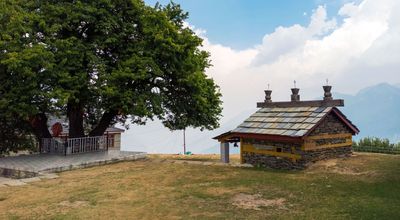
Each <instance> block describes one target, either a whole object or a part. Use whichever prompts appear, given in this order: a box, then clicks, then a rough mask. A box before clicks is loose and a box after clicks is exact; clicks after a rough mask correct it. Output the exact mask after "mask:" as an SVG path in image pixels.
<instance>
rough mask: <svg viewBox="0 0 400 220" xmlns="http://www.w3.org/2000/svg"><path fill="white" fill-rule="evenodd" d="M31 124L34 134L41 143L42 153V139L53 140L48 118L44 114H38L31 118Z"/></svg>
mask: <svg viewBox="0 0 400 220" xmlns="http://www.w3.org/2000/svg"><path fill="white" fill-rule="evenodd" d="M29 124H30V125H31V127H32V131H33V134H34V135H35V137H36V139H37V141H38V143H39V149H38V150H39V152H42V147H43V146H42V145H43V143H42V139H43V138H52V136H51V134H50V131H49V128H48V126H47V116H46V114H44V113H39V114H36V115H35V116H33V117H30V118H29Z"/></svg>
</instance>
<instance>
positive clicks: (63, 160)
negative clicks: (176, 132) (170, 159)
mask: <svg viewBox="0 0 400 220" xmlns="http://www.w3.org/2000/svg"><path fill="white" fill-rule="evenodd" d="M145 157H146V153H143V152H128V151H119V150H109V151H107V152H92V153H84V154H77V155H68V156H62V155H52V154H35V155H22V156H16V157H4V158H0V176H7V177H13V178H32V177H35V176H38V175H39V174H41V173H50V172H61V171H66V170H72V169H78V168H85V167H91V166H97V165H103V164H109V163H115V162H119V161H128V160H137V159H142V158H145ZM0 184H1V183H0Z"/></svg>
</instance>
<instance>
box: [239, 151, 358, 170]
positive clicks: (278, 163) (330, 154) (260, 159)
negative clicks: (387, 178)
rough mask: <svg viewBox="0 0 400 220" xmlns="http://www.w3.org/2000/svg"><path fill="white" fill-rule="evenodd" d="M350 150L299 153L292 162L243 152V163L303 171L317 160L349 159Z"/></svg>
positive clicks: (287, 159) (281, 158)
mask: <svg viewBox="0 0 400 220" xmlns="http://www.w3.org/2000/svg"><path fill="white" fill-rule="evenodd" d="M351 153H352V148H351V146H347V147H336V148H325V149H319V150H313V151H301V152H299V154H300V155H301V159H299V160H296V161H293V160H292V159H290V158H284V157H276V156H270V155H265V154H257V153H252V152H243V155H242V156H243V162H244V163H248V164H252V165H254V166H256V167H269V168H274V169H285V170H291V169H304V168H307V167H308V166H309V165H310V164H312V163H313V162H315V161H318V160H324V159H330V158H338V157H349V156H351Z"/></svg>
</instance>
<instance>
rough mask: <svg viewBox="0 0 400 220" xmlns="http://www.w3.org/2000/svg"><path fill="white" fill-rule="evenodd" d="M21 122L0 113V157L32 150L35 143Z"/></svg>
mask: <svg viewBox="0 0 400 220" xmlns="http://www.w3.org/2000/svg"><path fill="white" fill-rule="evenodd" d="M27 128H29V126H27V125H26V124H25V123H23V121H21V120H18V119H15V117H9V116H8V115H7V114H6V113H5V112H2V111H0V155H4V154H7V153H9V152H10V151H12V152H18V151H20V150H34V148H35V141H34V138H33V137H32V136H31V135H30V134H31V133H30V131H29V130H28V129H27Z"/></svg>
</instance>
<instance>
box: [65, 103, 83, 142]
mask: <svg viewBox="0 0 400 220" xmlns="http://www.w3.org/2000/svg"><path fill="white" fill-rule="evenodd" d="M67 116H68V120H69V123H68V125H69V130H68V137H69V138H78V137H84V136H85V131H84V129H83V107H82V104H81V103H68V104H67Z"/></svg>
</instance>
